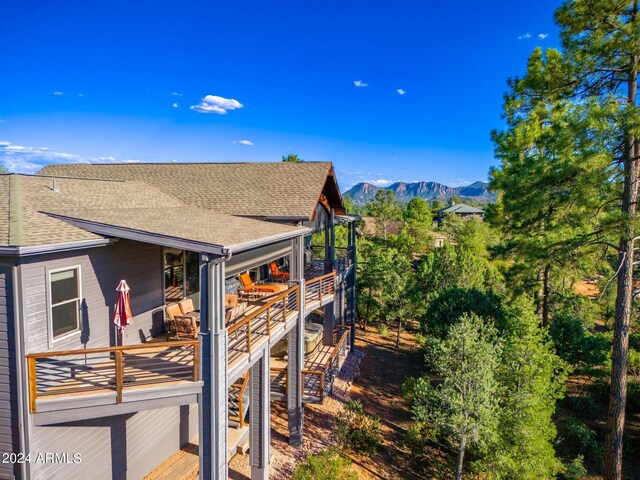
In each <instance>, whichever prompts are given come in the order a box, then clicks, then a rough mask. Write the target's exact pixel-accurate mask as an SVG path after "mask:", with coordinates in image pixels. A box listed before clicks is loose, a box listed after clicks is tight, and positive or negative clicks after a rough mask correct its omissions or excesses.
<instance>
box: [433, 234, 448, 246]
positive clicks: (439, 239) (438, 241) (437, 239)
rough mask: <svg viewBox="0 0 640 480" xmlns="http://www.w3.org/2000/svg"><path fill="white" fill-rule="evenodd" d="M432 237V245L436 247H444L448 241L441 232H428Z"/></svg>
mask: <svg viewBox="0 0 640 480" xmlns="http://www.w3.org/2000/svg"><path fill="white" fill-rule="evenodd" d="M429 233H430V234H431V236H432V237H433V246H434V247H436V248H440V247H444V244H445V243H447V242H448V241H449V237H448V236H447V235H445V234H444V233H442V232H429Z"/></svg>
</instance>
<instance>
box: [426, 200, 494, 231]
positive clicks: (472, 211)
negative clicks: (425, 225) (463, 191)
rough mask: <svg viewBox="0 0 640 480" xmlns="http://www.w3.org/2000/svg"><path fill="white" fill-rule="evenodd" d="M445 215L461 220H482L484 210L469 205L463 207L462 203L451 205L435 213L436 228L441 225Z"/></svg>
mask: <svg viewBox="0 0 640 480" xmlns="http://www.w3.org/2000/svg"><path fill="white" fill-rule="evenodd" d="M447 214H454V215H457V216H459V217H461V218H478V219H480V220H483V219H484V210H481V209H479V208H476V207H472V206H470V205H465V204H464V203H452V204H451V205H449V206H448V207H445V208H441V209H440V210H438V211H437V212H436V221H437V223H438V226H440V225H442V221H443V220H444V219H445V217H446V216H447Z"/></svg>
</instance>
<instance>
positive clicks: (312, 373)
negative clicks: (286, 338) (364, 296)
mask: <svg viewBox="0 0 640 480" xmlns="http://www.w3.org/2000/svg"><path fill="white" fill-rule="evenodd" d="M334 334H335V336H336V337H337V342H336V344H335V345H323V344H320V345H319V346H318V347H317V348H316V350H315V352H313V353H312V354H311V355H309V356H307V357H306V358H305V362H304V369H303V371H302V376H303V394H302V401H303V402H304V403H322V402H323V401H324V398H325V396H326V395H327V394H328V393H329V391H330V390H331V387H332V385H333V379H334V378H335V376H336V375H337V374H338V372H339V371H340V368H342V365H343V364H344V361H345V359H346V357H347V354H348V351H349V337H350V334H351V332H350V331H349V329H347V328H342V327H339V328H337V329H336V331H335V332H334ZM287 388H288V382H287V362H286V361H284V360H283V359H279V358H272V359H271V398H272V400H285V399H286V393H287Z"/></svg>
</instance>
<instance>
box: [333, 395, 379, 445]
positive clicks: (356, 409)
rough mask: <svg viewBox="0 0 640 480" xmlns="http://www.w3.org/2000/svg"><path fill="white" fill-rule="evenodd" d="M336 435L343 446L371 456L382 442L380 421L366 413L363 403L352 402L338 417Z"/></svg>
mask: <svg viewBox="0 0 640 480" xmlns="http://www.w3.org/2000/svg"><path fill="white" fill-rule="evenodd" d="M335 435H336V437H337V438H338V441H339V442H340V443H341V444H342V446H344V447H348V448H351V449H352V450H354V451H356V452H362V453H367V454H369V455H371V454H373V453H375V452H376V450H377V449H378V447H379V446H380V442H381V441H382V433H381V431H380V419H379V418H377V417H371V416H369V415H367V414H366V413H364V408H363V407H362V403H360V402H359V401H358V400H352V401H350V402H347V404H346V405H345V406H344V408H343V409H342V410H341V411H340V412H338V414H337V415H336V427H335Z"/></svg>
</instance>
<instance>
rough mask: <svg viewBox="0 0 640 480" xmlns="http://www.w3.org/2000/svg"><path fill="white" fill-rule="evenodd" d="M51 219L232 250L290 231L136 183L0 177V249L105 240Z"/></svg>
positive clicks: (278, 225)
mask: <svg viewBox="0 0 640 480" xmlns="http://www.w3.org/2000/svg"><path fill="white" fill-rule="evenodd" d="M50 214H56V215H65V216H67V217H72V218H76V219H84V220H86V221H90V222H102V223H105V224H111V225H121V226H123V227H125V228H130V229H136V230H144V231H150V232H155V233H157V234H159V235H174V236H178V237H181V238H189V236H192V237H193V238H191V240H193V241H200V242H203V243H208V244H212V245H220V246H227V245H236V244H238V243H242V242H245V241H249V240H258V239H261V238H266V237H270V236H275V235H280V234H283V233H287V232H294V231H298V230H299V229H297V228H295V227H291V226H286V225H281V224H276V223H272V222H265V221H259V220H252V219H247V218H240V217H234V216H230V215H225V214H220V213H216V212H212V211H206V210H204V209H199V208H197V207H193V206H190V205H185V204H184V203H183V202H181V201H180V200H178V199H176V198H174V197H173V196H170V195H167V194H165V193H163V192H162V191H160V190H159V189H158V188H155V187H153V186H151V185H148V184H147V183H144V182H139V181H126V182H124V181H120V180H115V181H114V180H95V179H82V178H56V179H55V189H54V180H53V178H50V177H43V176H26V175H16V174H14V175H0V218H1V219H2V221H1V222H0V246H37V245H49V244H55V243H65V242H73V241H80V240H94V239H101V238H103V236H102V235H98V234H96V233H92V231H90V230H88V229H85V228H78V227H77V226H74V225H73V224H71V223H69V222H68V221H64V220H61V219H59V218H56V217H53V216H51V215H50Z"/></svg>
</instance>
